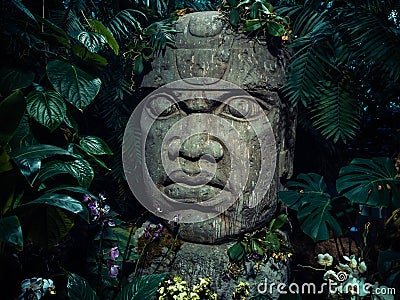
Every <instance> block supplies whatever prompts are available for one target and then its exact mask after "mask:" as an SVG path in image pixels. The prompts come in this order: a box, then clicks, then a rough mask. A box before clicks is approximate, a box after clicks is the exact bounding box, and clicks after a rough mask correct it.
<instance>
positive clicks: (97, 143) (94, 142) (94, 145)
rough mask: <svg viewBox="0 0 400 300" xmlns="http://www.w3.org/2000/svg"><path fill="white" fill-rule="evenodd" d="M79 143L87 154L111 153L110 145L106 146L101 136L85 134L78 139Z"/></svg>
mask: <svg viewBox="0 0 400 300" xmlns="http://www.w3.org/2000/svg"><path fill="white" fill-rule="evenodd" d="M79 145H80V146H81V147H82V149H83V150H84V151H85V152H86V153H89V154H94V155H103V154H108V155H111V154H113V153H112V151H111V149H110V147H108V145H107V144H106V142H104V141H103V140H102V139H101V138H99V137H96V136H90V135H87V136H84V137H82V138H81V139H80V141H79Z"/></svg>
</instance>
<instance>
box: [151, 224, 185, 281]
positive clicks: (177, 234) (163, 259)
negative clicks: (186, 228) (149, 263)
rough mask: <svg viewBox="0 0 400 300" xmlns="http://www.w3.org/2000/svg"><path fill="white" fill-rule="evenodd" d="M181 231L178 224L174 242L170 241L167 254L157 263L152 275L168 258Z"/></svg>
mask: <svg viewBox="0 0 400 300" xmlns="http://www.w3.org/2000/svg"><path fill="white" fill-rule="evenodd" d="M180 230H181V226H180V225H179V224H178V232H177V233H176V235H175V238H174V240H173V241H172V244H171V246H170V247H169V249H168V251H167V253H165V255H164V256H163V258H162V259H161V261H160V262H159V264H158V265H157V267H156V268H155V270H154V271H153V274H155V273H156V272H157V270H158V269H159V268H160V266H161V265H162V264H163V262H164V261H165V260H166V258H167V257H168V256H169V254H170V253H171V251H172V249H173V247H174V246H175V243H176V241H177V240H178V237H179V233H180Z"/></svg>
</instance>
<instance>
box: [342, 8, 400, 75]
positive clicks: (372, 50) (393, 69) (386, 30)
mask: <svg viewBox="0 0 400 300" xmlns="http://www.w3.org/2000/svg"><path fill="white" fill-rule="evenodd" d="M388 17H389V15H386V17H385V19H382V18H381V17H379V16H377V15H375V14H373V13H368V12H365V11H364V12H362V13H361V12H351V13H349V15H348V17H347V18H346V20H345V22H343V24H342V25H341V26H340V29H341V30H342V31H344V32H345V33H347V34H348V35H349V42H350V43H351V44H350V45H351V47H352V48H353V49H354V51H355V54H357V55H358V56H359V57H360V58H361V59H363V60H365V61H366V62H367V63H369V64H371V65H373V66H375V67H376V68H377V69H379V70H380V71H381V72H384V73H385V74H387V76H388V77H390V78H392V79H393V80H395V81H396V80H398V79H399V78H400V52H399V49H400V29H399V28H396V27H395V26H388Z"/></svg>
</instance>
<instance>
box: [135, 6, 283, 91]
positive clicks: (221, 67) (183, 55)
mask: <svg viewBox="0 0 400 300" xmlns="http://www.w3.org/2000/svg"><path fill="white" fill-rule="evenodd" d="M175 29H176V30H177V33H176V34H175V45H174V48H172V47H167V48H166V50H165V52H164V53H163V54H162V55H161V54H160V55H159V56H157V57H155V59H154V61H153V62H152V70H151V71H150V72H149V73H148V74H145V75H144V77H143V80H142V83H141V87H143V88H145V87H151V88H157V87H160V86H163V85H165V84H167V83H170V82H174V81H176V80H179V79H184V78H190V77H212V78H221V79H224V80H226V81H229V82H231V83H234V84H236V85H238V86H239V87H241V88H244V89H248V90H266V89H268V90H276V89H277V88H279V87H280V86H281V85H282V84H283V82H284V74H285V73H284V67H283V65H284V61H285V59H284V50H283V48H282V49H277V50H276V51H274V52H277V53H271V51H270V49H269V46H268V45H261V44H259V43H257V42H255V41H253V40H251V39H249V38H247V37H246V36H245V35H243V34H239V33H233V32H232V30H231V29H230V25H229V23H228V22H227V20H226V18H225V17H224V16H223V15H222V14H221V13H220V12H217V11H205V12H197V13H191V14H188V15H185V16H184V17H182V18H180V19H178V21H177V22H176V23H175Z"/></svg>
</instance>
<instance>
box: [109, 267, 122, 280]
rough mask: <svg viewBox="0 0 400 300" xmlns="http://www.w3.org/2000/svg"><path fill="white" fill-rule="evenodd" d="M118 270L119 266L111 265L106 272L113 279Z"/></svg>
mask: <svg viewBox="0 0 400 300" xmlns="http://www.w3.org/2000/svg"><path fill="white" fill-rule="evenodd" d="M118 270H119V266H118V265H111V266H110V269H109V270H108V276H109V277H111V278H115V277H117V276H118Z"/></svg>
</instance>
